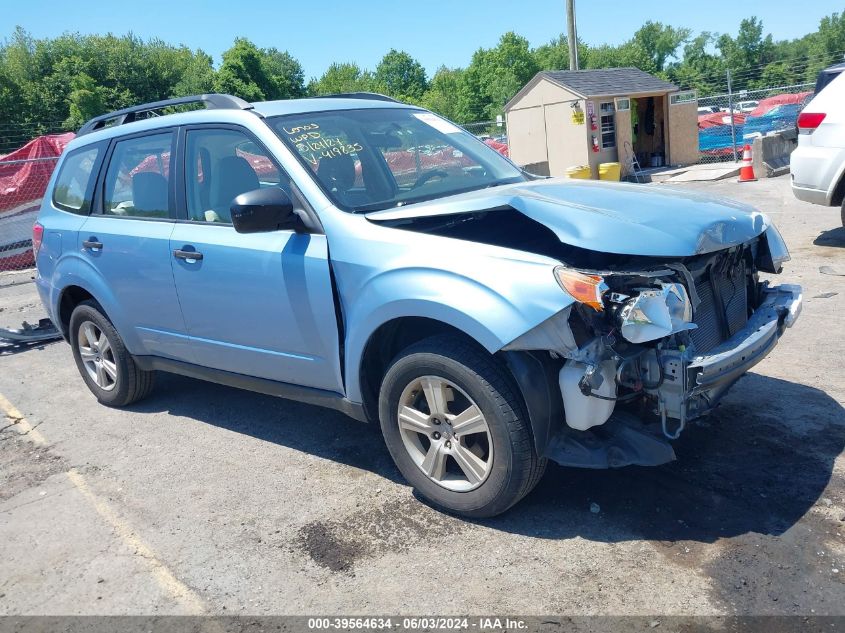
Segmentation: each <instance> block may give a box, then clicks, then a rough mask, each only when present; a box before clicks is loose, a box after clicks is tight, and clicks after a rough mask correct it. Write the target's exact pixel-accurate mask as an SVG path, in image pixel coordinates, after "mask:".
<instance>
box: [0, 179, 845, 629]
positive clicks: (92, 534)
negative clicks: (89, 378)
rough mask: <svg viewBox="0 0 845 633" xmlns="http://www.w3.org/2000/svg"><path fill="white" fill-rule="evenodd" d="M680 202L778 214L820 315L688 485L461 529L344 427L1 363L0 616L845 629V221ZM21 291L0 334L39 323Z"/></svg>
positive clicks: (718, 427) (285, 410)
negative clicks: (816, 625)
mask: <svg viewBox="0 0 845 633" xmlns="http://www.w3.org/2000/svg"><path fill="white" fill-rule="evenodd" d="M652 186H666V185H652ZM687 186H688V187H694V188H697V189H703V190H706V191H708V192H712V193H714V194H720V195H727V196H733V197H736V198H740V199H743V200H746V201H750V202H752V203H753V204H756V205H757V206H759V207H760V208H761V209H763V210H765V211H767V212H768V213H770V214H771V215H772V216H773V218H774V219H775V221H776V222H777V224H778V225H779V227H780V228H781V230H782V232H783V234H784V237H785V238H786V241H787V243H788V244H789V246H790V248H791V251H792V256H793V260H792V261H791V262H790V263H789V264H788V265H787V266H786V270H785V271H784V274H783V275H782V276H781V277H782V279H783V280H784V281H793V282H797V283H800V284H803V285H804V289H805V304H804V313H803V315H802V317H801V319H800V320H799V322H798V324H797V325H796V326H795V328H793V330H791V331H789V332H787V335H786V336H784V338H783V339H782V341H781V344H780V345H779V346H778V347H777V348H776V349H775V351H774V352H773V353H772V355H771V356H770V357H769V358H768V359H766V360H765V361H764V362H763V363H761V364H760V365H758V366H757V367H756V368H755V370H754V372H753V373H752V374H750V375H748V376H747V377H745V378H743V379H742V380H741V381H740V383H739V384H738V385H737V386H736V387H735V388H734V390H733V391H732V392H731V394H730V396H729V397H728V398H727V399H726V401H725V402H724V405H723V406H722V407H721V409H720V410H719V411H718V413H717V414H716V415H714V416H713V417H711V418H710V419H708V420H707V421H705V422H703V423H701V424H698V425H696V426H694V427H693V428H691V429H690V430H688V432H686V433H685V434H684V436H683V437H682V439H681V441H679V442H678V443H677V446H676V449H677V453H678V456H679V461H677V462H675V463H673V464H670V465H667V466H664V467H660V468H652V469H644V468H626V469H622V470H618V471H601V472H593V471H579V470H574V469H568V468H561V467H557V466H551V467H550V468H549V470H548V472H547V474H546V476H545V478H544V480H543V481H542V483H541V484H540V486H539V487H538V488H537V489H536V490H535V491H534V493H532V494H531V495H530V496H529V497H528V498H527V499H526V500H525V501H524V502H523V503H521V504H520V505H518V506H517V507H516V508H514V509H513V510H512V511H511V512H510V513H508V514H507V515H506V516H503V517H500V518H497V519H495V520H489V521H480V522H467V521H462V520H458V519H455V518H451V517H448V516H445V515H442V514H439V513H438V512H435V511H433V510H431V509H429V508H428V507H427V506H425V505H423V504H422V503H420V502H419V501H417V500H416V499H415V498H414V497H413V495H412V493H411V491H410V489H409V488H408V487H407V486H406V485H405V483H404V482H403V481H402V480H401V478H400V476H399V475H398V473H397V471H396V470H395V468H394V467H393V465H392V463H391V461H390V458H389V456H388V454H387V451H386V449H385V448H384V446H383V444H382V442H381V439H380V436H379V435H378V434H377V430H376V429H373V428H370V427H368V426H366V425H362V424H359V423H356V422H353V421H351V420H349V419H347V418H345V417H343V416H342V415H340V414H338V413H334V412H331V411H325V410H321V409H318V408H314V407H310V406H306V405H301V404H296V403H291V402H285V401H282V400H276V399H273V398H270V397H264V396H260V395H255V394H250V393H245V392H239V391H236V390H233V389H229V388H224V387H219V386H214V385H210V384H206V383H202V382H198V381H194V380H190V379H186V378H180V377H176V376H167V375H163V376H161V379H160V381H159V386H158V389H157V390H156V392H155V394H154V396H153V397H151V398H150V399H149V400H147V401H144V402H143V403H140V404H138V405H136V406H133V407H131V408H130V409H128V410H122V411H118V410H111V409H107V408H104V407H102V406H99V405H98V404H97V403H96V402H95V400H94V398H93V397H92V396H91V395H90V394H89V392H88V391H87V390H86V389H85V387H84V385H83V383H82V381H81V379H80V378H79V376H78V374H77V372H76V368H75V366H74V364H73V360H72V358H71V353H70V348H69V347H68V346H67V345H66V344H64V343H56V344H51V345H46V346H43V347H36V348H31V349H27V350H24V351H18V352H15V351H9V350H6V352H5V353H4V352H2V351H0V394H2V397H0V429H1V430H0V561H2V565H0V614H3V613H5V614H103V613H109V614H126V613H130V614H165V613H175V614H181V613H218V614H240V613H249V614H256V615H258V614H307V613H324V614H325V613H330V614H334V613H337V614H386V613H402V614H407V613H412V614H460V613H501V614H507V613H519V614H571V615H575V614H598V613H601V614H658V613H659V614H808V615H809V614H840V615H845V538H843V536H845V458H843V447H845V410H843V406H842V405H843V401H845V363H843V362H842V358H843V356H842V355H843V351H845V341H843V334H845V277H843V276H834V275H829V274H821V273H820V271H819V268H820V267H823V266H830V267H832V268H833V270H834V272H838V273H840V274H843V273H845V229H842V228H836V227H838V226H839V210H838V209H825V208H821V207H814V206H811V205H807V204H803V203H799V202H797V201H795V200H794V198H793V197H792V194H791V192H790V191H789V182H788V180H787V178H779V179H773V180H762V181H759V182H756V183H748V184H743V185H738V184H736V183H735V182H733V181H722V182H718V183H698V184H691V185H687ZM16 278H20V276H17V277H16ZM11 281H13V277H11V276H5V277H0V310H2V311H0V325H5V326H11V325H16V324H18V323H19V322H20V320H21V318H28V319H30V320H37V318H38V317H39V316H41V313H40V309H39V307H38V305H37V303H38V302H37V297H36V296H35V291H34V288H33V286H32V284H29V283H24V284H20V285H11ZM2 411H5V413H6V418H5V419H4V418H3V417H2V415H3V413H2ZM591 504H598V506H599V508H600V511H599V512H597V513H596V512H592V511H591ZM593 509H595V508H593Z"/></svg>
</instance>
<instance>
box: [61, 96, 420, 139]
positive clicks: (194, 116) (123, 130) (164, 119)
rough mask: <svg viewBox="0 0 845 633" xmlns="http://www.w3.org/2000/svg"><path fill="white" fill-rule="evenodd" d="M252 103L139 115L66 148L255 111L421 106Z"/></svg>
mask: <svg viewBox="0 0 845 633" xmlns="http://www.w3.org/2000/svg"><path fill="white" fill-rule="evenodd" d="M248 105H249V107H248V109H237V108H231V109H230V108H209V109H200V110H191V111H189V112H176V113H173V114H165V115H162V116H154V117H149V118H145V119H139V120H136V121H132V122H130V123H124V124H122V125H112V126H109V127H103V128H100V129H97V130H95V131H92V132H87V133H84V134H81V135H79V136H77V137H76V138H75V139H74V140H72V141H71V142H70V143H69V144H68V146H67V148H66V149H67V150H73V149H76V148H77V147H82V146H85V145H89V144H91V143H97V142H99V141H103V140H107V139H110V138H114V137H116V136H127V135H130V134H136V133H139V132H148V131H152V130H156V129H159V128H169V127H174V126H179V125H191V124H197V123H243V122H244V120H245V118H247V117H255V115H258V116H260V117H263V118H267V117H275V116H284V115H294V114H311V113H316V112H332V111H338V110H362V109H416V110H419V109H420V108H418V107H417V106H413V105H408V104H405V103H401V102H398V101H386V100H384V99H383V98H382V99H378V98H373V99H367V98H361V97H344V96H338V97H308V98H302V99H285V100H278V101H256V102H254V103H250V104H248Z"/></svg>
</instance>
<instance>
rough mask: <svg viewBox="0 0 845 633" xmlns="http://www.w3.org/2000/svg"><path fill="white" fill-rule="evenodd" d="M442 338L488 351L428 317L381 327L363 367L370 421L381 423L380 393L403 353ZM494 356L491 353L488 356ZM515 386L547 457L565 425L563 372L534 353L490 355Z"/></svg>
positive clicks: (365, 352) (369, 345) (537, 446)
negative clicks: (559, 381) (391, 367)
mask: <svg viewBox="0 0 845 633" xmlns="http://www.w3.org/2000/svg"><path fill="white" fill-rule="evenodd" d="M437 334H450V335H452V336H455V337H457V338H460V339H463V340H465V341H467V342H470V343H472V344H474V345H476V346H477V347H479V348H482V349H483V348H484V346H483V345H482V344H481V343H480V342H479V341H478V340H476V339H475V338H473V337H472V336H471V335H470V334H469V333H467V332H465V331H463V330H461V329H459V328H457V327H455V326H454V325H451V324H449V323H445V322H443V321H438V320H437V319H432V318H428V317H416V316H415V317H398V318H395V319H391V320H390V321H387V322H385V323H383V324H382V325H381V326H379V327H378V328H377V329H376V330H375V331H374V332H373V333H372V334H371V336H370V337H369V339H368V340H367V343H366V345H365V346H364V350H363V353H362V355H361V360H360V363H359V374H358V380H359V385H360V392H361V398H362V403H363V407H364V411H365V414H366V416H367V419H368V420H370V421H372V422H377V421H378V408H379V391H380V387H381V382H382V379H383V378H384V375H385V373H386V372H387V369H388V367H389V365H390V363H391V361H392V360H393V359H394V358H396V356H398V355H399V353H401V351H402V350H403V349H406V348H408V347H409V346H411V345H413V344H414V343H416V342H418V341H421V340H423V339H426V338H429V337H431V336H434V335H437ZM485 351H486V352H487V353H490V352H489V350H485ZM490 356H491V358H493V360H494V361H495V362H497V363H498V364H499V365H500V366H501V367H502V369H503V370H504V371H505V372H506V374H507V375H508V377H509V378H510V379H511V380H512V381H513V385H514V387H515V391H516V393H517V394H518V395H519V397H520V398H521V400H522V405H523V409H524V411H525V413H526V415H527V416H528V426H529V430H530V432H531V435H532V438H533V440H534V446H535V449H536V451H537V454H538V455H542V454H543V452H544V451H545V449H546V446H547V445H548V442H549V439H550V437H551V435H552V434H553V432H554V430H555V428H554V422H555V420H557V421H558V422H560V421H561V420H562V419H563V402H562V400H561V395H560V390H559V389H556V388H555V386H556V385H557V380H556V377H557V371H558V370H557V369H555V368H553V367H552V364H551V362H550V359H546V358H544V357H543V356H542V355H541V354H539V353H534V352H528V351H499V352H495V353H490Z"/></svg>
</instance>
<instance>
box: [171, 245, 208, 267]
mask: <svg viewBox="0 0 845 633" xmlns="http://www.w3.org/2000/svg"><path fill="white" fill-rule="evenodd" d="M173 257H175V258H176V259H184V260H185V261H186V262H188V263H189V264H193V263H194V262H197V261H199V260H200V259H202V253H198V252H197V251H183V250H182V249H180V248H177V249H176V250H175V251H173Z"/></svg>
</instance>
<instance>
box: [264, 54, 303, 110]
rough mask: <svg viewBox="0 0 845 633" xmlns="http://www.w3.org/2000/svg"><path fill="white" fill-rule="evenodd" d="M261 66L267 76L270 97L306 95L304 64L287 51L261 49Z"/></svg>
mask: <svg viewBox="0 0 845 633" xmlns="http://www.w3.org/2000/svg"><path fill="white" fill-rule="evenodd" d="M261 52H262V60H261V66H262V68H263V69H264V74H265V75H266V77H267V82H268V87H267V90H266V96H267V98H268V99H296V98H298V97H304V96H305V94H306V91H305V74H304V73H303V71H302V66H301V65H300V63H299V61H297V60H296V58H294V57H293V56H292V55H291V54H290V53H288V52H287V51H279V50H277V49H275V48H268V49H264V50H262V51H261Z"/></svg>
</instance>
